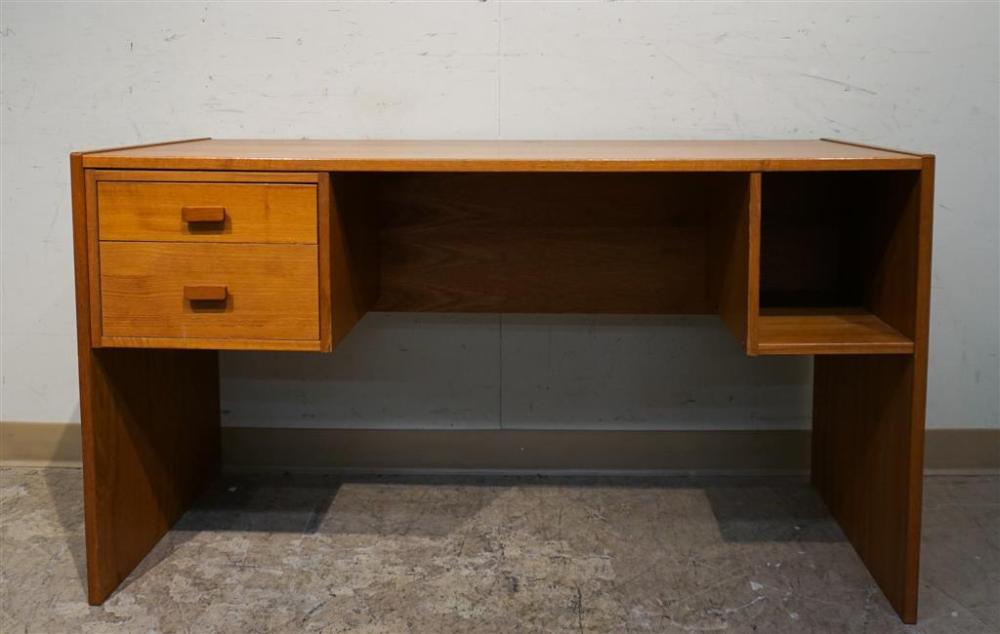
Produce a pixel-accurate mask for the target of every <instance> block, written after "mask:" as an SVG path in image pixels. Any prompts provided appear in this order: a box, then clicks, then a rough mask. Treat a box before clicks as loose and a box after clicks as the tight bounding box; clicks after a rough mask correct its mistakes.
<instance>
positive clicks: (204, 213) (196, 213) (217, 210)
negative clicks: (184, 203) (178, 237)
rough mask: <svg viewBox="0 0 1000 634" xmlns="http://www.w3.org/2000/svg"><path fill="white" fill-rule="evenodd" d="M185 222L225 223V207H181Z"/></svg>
mask: <svg viewBox="0 0 1000 634" xmlns="http://www.w3.org/2000/svg"><path fill="white" fill-rule="evenodd" d="M181 218H182V219H183V220H184V222H187V223H192V222H225V221H226V208H225V207H181Z"/></svg>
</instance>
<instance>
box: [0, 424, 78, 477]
mask: <svg viewBox="0 0 1000 634" xmlns="http://www.w3.org/2000/svg"><path fill="white" fill-rule="evenodd" d="M80 441H81V438H80V425H79V424H77V423H14V422H7V421H0V466H4V467H79V466H80V454H81V445H80Z"/></svg>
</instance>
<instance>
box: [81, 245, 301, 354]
mask: <svg viewBox="0 0 1000 634" xmlns="http://www.w3.org/2000/svg"><path fill="white" fill-rule="evenodd" d="M100 260H101V284H100V289H101V291H100V295H101V326H102V330H103V335H104V336H105V337H161V338H168V337H169V338H192V339H197V338H205V339H254V340H264V339H269V340H298V341H302V340H312V341H315V340H318V339H319V334H320V332H319V330H320V328H319V278H318V255H317V247H316V246H313V245H266V244H260V245H254V244H177V243H174V244H158V243H155V242H133V243H126V242H103V243H101V245H100Z"/></svg>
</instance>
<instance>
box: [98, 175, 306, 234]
mask: <svg viewBox="0 0 1000 634" xmlns="http://www.w3.org/2000/svg"><path fill="white" fill-rule="evenodd" d="M316 195H317V188H316V185H309V184H294V183H199V182H170V183H158V182H146V181H98V183H97V219H98V231H99V239H101V240H142V241H164V242H258V243H260V242H263V243H286V244H295V243H298V244H316V222H317V204H316Z"/></svg>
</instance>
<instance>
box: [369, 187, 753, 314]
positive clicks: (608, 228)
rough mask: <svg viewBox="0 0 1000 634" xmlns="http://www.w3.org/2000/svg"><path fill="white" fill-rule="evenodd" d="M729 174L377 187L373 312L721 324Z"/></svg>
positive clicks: (735, 196) (737, 192) (733, 191)
mask: <svg viewBox="0 0 1000 634" xmlns="http://www.w3.org/2000/svg"><path fill="white" fill-rule="evenodd" d="M745 182H746V177H745V176H741V175H740V176H738V175H723V174H689V175H677V174H593V175H582V174H503V175H477V174H416V175H386V176H383V177H382V178H381V179H380V180H379V181H378V182H377V192H378V205H379V213H380V218H379V220H380V225H381V233H380V238H379V250H380V254H381V256H380V257H381V259H380V265H379V270H380V272H379V278H380V281H381V284H380V296H379V299H378V301H377V303H376V306H375V307H376V309H377V310H387V311H431V312H448V311H458V312H509V313H518V312H520V313H526V312H527V313H602V312H603V313H682V314H683V313H687V314H690V313H714V312H715V310H716V309H715V305H716V297H715V296H714V295H713V293H712V291H711V289H710V288H709V283H708V277H707V270H708V225H709V216H710V210H711V209H712V208H713V207H714V206H715V205H717V204H720V205H721V204H731V205H733V204H737V203H736V202H734V201H737V200H739V201H742V200H743V199H742V195H743V191H744V190H745Z"/></svg>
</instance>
